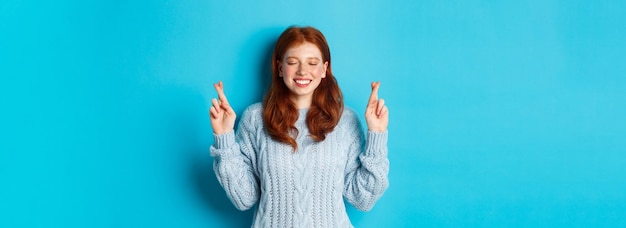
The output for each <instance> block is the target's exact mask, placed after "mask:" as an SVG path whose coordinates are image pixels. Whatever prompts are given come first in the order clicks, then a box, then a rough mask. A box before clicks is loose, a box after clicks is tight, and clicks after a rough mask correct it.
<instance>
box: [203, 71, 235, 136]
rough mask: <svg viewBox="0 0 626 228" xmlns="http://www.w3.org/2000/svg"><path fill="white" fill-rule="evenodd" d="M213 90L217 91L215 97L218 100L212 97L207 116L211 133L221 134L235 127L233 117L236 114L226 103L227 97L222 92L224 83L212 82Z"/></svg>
mask: <svg viewBox="0 0 626 228" xmlns="http://www.w3.org/2000/svg"><path fill="white" fill-rule="evenodd" d="M213 87H215V90H216V91H217V97H218V99H219V100H217V99H215V98H213V99H212V100H211V103H213V105H212V106H211V109H210V110H209V116H210V117H211V127H212V128H213V133H215V134H222V133H226V132H229V131H232V130H233V129H235V119H236V118H237V114H235V111H234V110H233V108H231V107H230V104H228V99H226V95H225V94H224V85H223V84H222V81H220V82H219V83H217V84H213Z"/></svg>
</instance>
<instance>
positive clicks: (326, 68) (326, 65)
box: [322, 61, 328, 78]
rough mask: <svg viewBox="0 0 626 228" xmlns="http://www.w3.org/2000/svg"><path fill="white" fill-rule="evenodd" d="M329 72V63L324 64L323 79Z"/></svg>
mask: <svg viewBox="0 0 626 228" xmlns="http://www.w3.org/2000/svg"><path fill="white" fill-rule="evenodd" d="M327 70H328V61H326V62H324V72H323V73H322V78H325V77H326V71H327Z"/></svg>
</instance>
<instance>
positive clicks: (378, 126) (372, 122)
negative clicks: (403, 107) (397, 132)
mask: <svg viewBox="0 0 626 228" xmlns="http://www.w3.org/2000/svg"><path fill="white" fill-rule="evenodd" d="M378 87H380V82H372V94H370V99H369V102H367V108H366V109H365V121H366V122H367V128H368V129H369V130H370V131H376V132H384V131H386V130H387V125H389V110H388V109H387V106H385V100H383V99H378Z"/></svg>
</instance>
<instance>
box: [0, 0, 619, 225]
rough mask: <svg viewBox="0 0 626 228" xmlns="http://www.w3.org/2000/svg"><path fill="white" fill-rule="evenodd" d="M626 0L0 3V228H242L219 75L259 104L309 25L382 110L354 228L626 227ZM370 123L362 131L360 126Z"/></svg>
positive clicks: (353, 84)
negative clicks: (377, 173) (380, 160)
mask: <svg viewBox="0 0 626 228" xmlns="http://www.w3.org/2000/svg"><path fill="white" fill-rule="evenodd" d="M625 22H626V1H554V0H531V1H506V2H500V1H412V2H409V1H398V2H392V1H375V0H368V1H343V2H337V1H306V2H294V1H273V2H259V1H243V0H236V1H173V0H170V1H97V0H95V1H71V0H60V1H18V0H3V1H2V3H0V76H1V80H0V102H1V103H0V105H1V106H0V107H1V110H2V111H1V114H0V117H1V118H0V123H1V127H0V128H1V130H0V131H1V138H0V139H1V142H0V227H246V226H249V225H250V223H251V220H252V212H251V211H246V212H239V211H237V210H236V209H235V208H234V206H232V204H231V203H230V201H228V199H227V198H226V195H225V194H224V192H223V190H222V189H221V187H220V186H219V184H218V182H217V181H216V178H215V176H214V173H213V171H212V167H211V165H212V159H211V158H210V156H209V147H210V145H211V144H212V143H213V138H212V134H211V128H210V123H209V118H208V115H207V110H208V107H209V103H210V102H209V101H210V99H211V98H213V97H215V96H216V94H215V92H214V90H213V88H212V86H211V85H212V83H214V82H217V81H218V80H223V81H224V83H225V87H226V93H227V94H228V95H229V96H230V101H231V104H232V105H233V106H234V107H235V110H236V111H238V112H239V113H240V112H241V111H242V110H243V109H244V108H245V107H246V106H248V105H249V104H251V103H254V102H257V101H260V100H261V99H262V95H263V94H264V91H265V89H266V86H267V84H268V77H269V76H268V72H269V66H268V61H269V57H270V55H271V49H272V45H273V44H274V42H275V40H276V38H277V37H278V35H279V34H280V32H282V31H283V30H284V29H285V28H286V27H287V26H289V25H293V24H297V25H313V26H316V27H318V28H319V29H320V30H322V31H323V32H324V33H325V35H326V37H327V39H328V41H329V43H330V46H331V50H332V54H333V71H334V73H335V75H336V76H337V78H338V81H339V83H340V86H341V88H342V90H343V93H344V95H345V101H346V104H347V105H348V106H351V107H353V108H354V109H356V110H357V111H358V112H359V113H363V111H364V108H365V103H366V102H367V98H368V95H369V92H370V88H369V83H370V82H371V81H374V80H380V81H381V82H382V85H381V90H380V96H381V97H382V98H385V99H386V101H387V104H388V106H389V108H390V112H391V117H390V118H391V120H390V126H389V133H390V138H389V159H390V161H391V171H390V176H389V178H390V182H391V183H390V188H389V189H388V191H387V192H386V193H385V195H384V196H383V197H382V198H381V199H380V201H379V202H378V203H377V205H376V206H375V207H374V209H373V210H372V211H370V212H368V213H362V212H359V211H356V210H355V209H353V208H349V214H350V217H351V219H352V221H353V223H354V225H356V226H358V227H382V226H385V227H402V226H411V227H417V226H419V227H562V226H566V227H616V226H625V225H626V191H625V190H626V174H625V173H626V168H625V167H626V57H625V53H626V23H625ZM361 118H363V117H361Z"/></svg>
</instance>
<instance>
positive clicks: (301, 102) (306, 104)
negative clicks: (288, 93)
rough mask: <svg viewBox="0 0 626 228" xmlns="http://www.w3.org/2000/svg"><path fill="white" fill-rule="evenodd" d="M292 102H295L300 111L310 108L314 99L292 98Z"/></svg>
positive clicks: (310, 97) (309, 97)
mask: <svg viewBox="0 0 626 228" xmlns="http://www.w3.org/2000/svg"><path fill="white" fill-rule="evenodd" d="M291 102H293V103H294V104H295V105H296V108H298V109H304V108H310V107H311V103H313V97H312V96H307V97H291Z"/></svg>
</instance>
